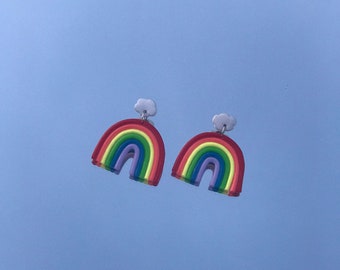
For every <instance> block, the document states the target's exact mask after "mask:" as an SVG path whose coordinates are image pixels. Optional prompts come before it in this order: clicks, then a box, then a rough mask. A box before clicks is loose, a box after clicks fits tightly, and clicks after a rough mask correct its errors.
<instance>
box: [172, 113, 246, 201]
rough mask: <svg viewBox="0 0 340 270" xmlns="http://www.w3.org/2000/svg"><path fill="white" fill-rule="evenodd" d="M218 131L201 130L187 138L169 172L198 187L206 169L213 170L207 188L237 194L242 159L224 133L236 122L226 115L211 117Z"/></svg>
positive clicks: (241, 172)
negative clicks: (189, 138)
mask: <svg viewBox="0 0 340 270" xmlns="http://www.w3.org/2000/svg"><path fill="white" fill-rule="evenodd" d="M212 121H213V124H214V126H215V128H216V130H217V131H215V132H204V133H201V134H198V135H196V136H195V137H193V138H192V139H191V140H189V141H188V142H187V143H186V144H185V145H184V146H183V148H182V149H181V151H180V152H179V155H178V156H177V158H176V161H175V163H174V165H173V168H172V173H171V175H172V176H174V177H176V178H178V179H180V180H183V181H184V182H186V183H189V184H192V185H195V186H199V184H200V182H201V179H202V177H203V174H204V172H205V171H206V170H208V169H210V170H212V179H211V181H210V184H209V190H211V191H215V192H219V193H223V194H227V195H229V196H239V195H240V193H241V191H242V182H243V175H244V158H243V154H242V151H241V149H240V147H239V146H238V145H237V144H236V143H235V142H234V141H233V140H232V139H231V138H229V137H228V136H226V135H224V133H225V132H226V131H230V130H232V129H233V127H234V126H235V124H236V119H235V118H234V117H233V116H230V115H228V114H219V115H215V116H214V117H213V119H212Z"/></svg>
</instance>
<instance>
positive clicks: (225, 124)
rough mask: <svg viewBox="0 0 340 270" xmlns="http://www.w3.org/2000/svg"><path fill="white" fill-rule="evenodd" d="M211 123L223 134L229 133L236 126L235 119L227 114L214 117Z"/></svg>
mask: <svg viewBox="0 0 340 270" xmlns="http://www.w3.org/2000/svg"><path fill="white" fill-rule="evenodd" d="M212 122H213V124H214V127H215V128H216V129H217V130H218V131H220V132H222V133H223V132H224V131H230V130H232V129H233V128H234V126H235V125H236V118H235V117H234V116H232V115H229V114H227V113H221V114H217V115H215V116H214V117H213V119H212Z"/></svg>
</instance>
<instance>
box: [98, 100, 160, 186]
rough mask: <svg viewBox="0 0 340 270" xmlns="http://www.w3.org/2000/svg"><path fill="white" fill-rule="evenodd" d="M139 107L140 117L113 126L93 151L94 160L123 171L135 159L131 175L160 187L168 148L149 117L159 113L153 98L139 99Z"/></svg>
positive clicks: (105, 166) (113, 169) (137, 106)
mask: <svg viewBox="0 0 340 270" xmlns="http://www.w3.org/2000/svg"><path fill="white" fill-rule="evenodd" d="M135 110H136V111H137V112H138V113H139V114H140V119H126V120H122V121H120V122H118V123H116V124H114V125H113V126H111V127H110V128H109V129H108V130H107V131H106V132H105V133H104V134H103V136H102V137H101V139H100V140H99V142H98V144H97V146H96V147H95V149H94V151H93V154H92V163H93V164H94V165H97V166H99V167H101V168H104V169H106V170H109V171H111V172H114V173H116V174H119V173H120V171H121V169H122V167H123V165H124V164H125V162H126V161H127V160H128V159H129V158H132V159H133V160H132V164H131V168H130V178H131V179H133V180H136V181H139V182H142V183H145V184H148V185H153V186H157V185H158V183H159V180H160V178H161V176H162V171H163V166H164V159H165V150H164V142H163V140H162V137H161V135H160V134H159V132H158V130H157V129H156V128H155V127H154V126H153V124H152V122H150V121H149V120H148V117H149V116H154V115H155V114H156V112H157V109H156V103H155V102H154V101H153V100H151V99H139V100H138V101H137V103H136V104H135Z"/></svg>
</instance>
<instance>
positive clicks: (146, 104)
mask: <svg viewBox="0 0 340 270" xmlns="http://www.w3.org/2000/svg"><path fill="white" fill-rule="evenodd" d="M135 110H136V112H138V113H139V114H140V115H141V117H145V118H147V117H149V116H154V115H155V114H156V113H157V107H156V103H155V102H154V101H153V100H152V99H145V98H140V99H138V100H137V103H136V104H135Z"/></svg>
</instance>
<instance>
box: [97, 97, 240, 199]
mask: <svg viewBox="0 0 340 270" xmlns="http://www.w3.org/2000/svg"><path fill="white" fill-rule="evenodd" d="M135 110H136V111H137V112H138V113H139V114H140V119H126V120H122V121H120V122H118V123H116V124H114V125H112V126H111V127H110V128H109V129H108V130H107V131H106V132H105V133H104V134H103V136H102V137H101V139H100V140H99V142H98V143H97V146H96V147H95V149H94V151H93V154H92V163H93V164H94V165H97V166H99V167H101V168H104V169H106V170H109V171H111V172H114V173H116V174H119V173H120V171H121V169H122V168H123V165H124V164H125V162H126V161H127V160H128V159H130V158H132V163H131V168H130V178H131V179H133V180H136V181H139V182H143V183H145V184H148V185H153V186H157V185H158V183H159V181H160V178H161V176H162V172H163V166H164V160H165V149H164V142H163V140H162V137H161V135H160V134H159V132H158V130H157V129H156V128H155V127H154V125H153V123H152V122H151V121H150V120H148V117H150V116H154V115H155V114H156V112H157V109H156V104H155V102H154V101H153V100H151V99H139V100H138V101H137V103H136V104H135ZM213 124H214V126H215V128H216V131H215V132H203V133H201V134H198V135H196V136H194V137H193V138H192V139H190V140H189V141H188V142H187V143H186V144H185V145H184V146H183V148H182V149H181V150H180V152H179V154H178V156H177V158H176V161H175V163H174V165H173V168H172V173H171V175H172V176H173V177H175V178H178V179H180V180H183V181H184V182H186V183H189V184H192V185H195V186H198V185H199V184H200V181H201V179H202V177H203V174H204V172H205V171H206V170H211V171H212V177H211V180H210V183H209V190H212V191H215V192H219V193H223V194H226V195H229V196H239V195H240V192H241V191H242V182H243V175H244V157H243V154H242V151H241V149H240V147H239V146H238V145H237V144H236V143H235V142H234V141H233V140H232V139H231V138H229V137H228V136H226V135H224V133H225V132H226V131H229V130H231V129H232V128H233V127H234V125H235V124H236V120H235V118H234V117H232V116H230V115H228V114H219V115H215V116H214V118H213Z"/></svg>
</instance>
